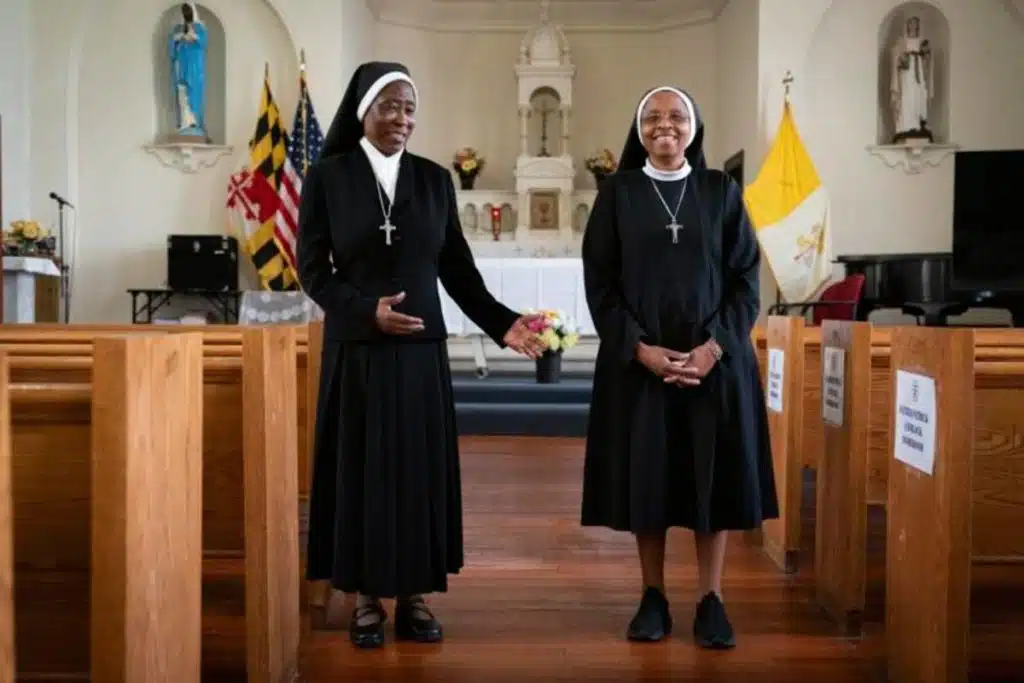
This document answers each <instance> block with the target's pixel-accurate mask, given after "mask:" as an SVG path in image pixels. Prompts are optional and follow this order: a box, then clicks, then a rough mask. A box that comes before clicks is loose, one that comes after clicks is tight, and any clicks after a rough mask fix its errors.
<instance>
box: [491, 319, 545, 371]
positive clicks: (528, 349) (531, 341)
mask: <svg viewBox="0 0 1024 683" xmlns="http://www.w3.org/2000/svg"><path fill="white" fill-rule="evenodd" d="M543 319H544V314H543V313H528V314H527V315H521V316H519V318H518V319H517V320H516V321H515V322H514V323H512V327H510V328H508V332H506V333H505V336H504V337H502V341H503V342H505V345H506V346H507V347H509V348H510V349H512V350H513V351H515V352H517V353H521V354H523V355H524V356H528V357H530V358H532V359H533V360H537V359H538V358H540V357H541V356H542V355H543V354H544V352H545V351H547V349H548V345H547V344H545V343H544V341H543V340H542V339H541V338H540V337H539V336H538V335H537V333H536V332H534V331H533V330H531V329H530V323H532V322H537V321H540V320H543Z"/></svg>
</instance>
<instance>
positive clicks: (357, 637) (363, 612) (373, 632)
mask: <svg viewBox="0 0 1024 683" xmlns="http://www.w3.org/2000/svg"><path fill="white" fill-rule="evenodd" d="M370 616H375V617H376V619H374V620H373V621H371V622H369V623H365V619H366V618H367V617H370ZM387 620H388V615H387V613H385V612H384V608H383V607H381V604H380V603H379V602H376V603H372V604H369V605H359V606H358V607H356V608H355V609H354V610H353V611H352V622H351V623H350V624H349V627H348V635H349V639H350V640H351V641H352V644H353V645H355V646H356V647H359V648H363V649H371V648H376V647H383V646H384V622H385V621H387ZM361 621H362V622H364V623H360V622H361Z"/></svg>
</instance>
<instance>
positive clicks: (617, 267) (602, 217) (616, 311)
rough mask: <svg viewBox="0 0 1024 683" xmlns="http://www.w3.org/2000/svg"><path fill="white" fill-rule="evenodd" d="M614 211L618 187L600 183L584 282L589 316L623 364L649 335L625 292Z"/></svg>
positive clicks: (585, 243) (589, 226)
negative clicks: (638, 320) (630, 305)
mask: <svg viewBox="0 0 1024 683" xmlns="http://www.w3.org/2000/svg"><path fill="white" fill-rule="evenodd" d="M616 223H617V218H616V212H615V186H614V184H613V183H611V182H607V181H606V182H604V183H602V184H601V187H600V189H599V190H598V192H597V198H596V199H595V200H594V208H593V209H592V210H591V212H590V218H589V219H588V220H587V228H586V232H584V234H583V252H582V255H583V281H584V285H585V289H586V293H587V305H588V307H589V308H590V317H591V318H592V319H593V320H594V326H595V327H596V328H597V334H598V336H599V337H600V338H601V343H602V344H607V345H609V346H610V347H611V348H614V349H615V355H616V356H617V357H618V358H620V359H621V360H622V362H624V363H629V362H631V361H632V360H633V359H634V358H635V357H636V346H637V344H638V343H639V342H640V341H641V340H642V339H643V338H644V337H645V336H646V334H645V332H644V330H643V329H642V328H641V327H640V323H639V322H637V319H636V316H635V315H634V314H633V312H632V311H630V310H629V307H628V306H627V304H626V300H625V297H624V296H623V292H622V249H621V245H620V243H619V235H618V226H617V225H616Z"/></svg>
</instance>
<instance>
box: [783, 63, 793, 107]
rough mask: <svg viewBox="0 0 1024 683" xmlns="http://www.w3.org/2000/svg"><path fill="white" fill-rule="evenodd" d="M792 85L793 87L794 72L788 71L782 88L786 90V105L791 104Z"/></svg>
mask: <svg viewBox="0 0 1024 683" xmlns="http://www.w3.org/2000/svg"><path fill="white" fill-rule="evenodd" d="M792 85H793V72H792V71H790V70H789V69H786V76H785V77H784V78H783V79H782V87H784V88H785V89H786V93H785V98H786V104H789V91H790V87H791V86H792Z"/></svg>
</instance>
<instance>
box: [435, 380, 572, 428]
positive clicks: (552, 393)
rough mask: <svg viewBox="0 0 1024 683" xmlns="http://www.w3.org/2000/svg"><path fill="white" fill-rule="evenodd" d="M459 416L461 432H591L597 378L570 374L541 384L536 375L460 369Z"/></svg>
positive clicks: (457, 389) (456, 386)
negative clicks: (479, 373)
mask: <svg viewBox="0 0 1024 683" xmlns="http://www.w3.org/2000/svg"><path fill="white" fill-rule="evenodd" d="M453 384H454V388H455V414H456V419H457V421H458V426H459V433H460V434H461V435H487V436H565V437H583V436H585V435H586V429H587V414H588V413H589V411H590V392H591V386H592V379H591V376H590V374H589V373H585V372H569V373H568V374H565V375H563V377H562V381H561V382H560V383H558V384H537V382H536V380H535V379H534V377H533V374H532V373H529V374H528V373H525V372H492V373H491V374H489V375H488V376H487V377H483V378H481V377H477V376H475V375H472V374H469V373H456V374H455V376H454V378H453Z"/></svg>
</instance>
